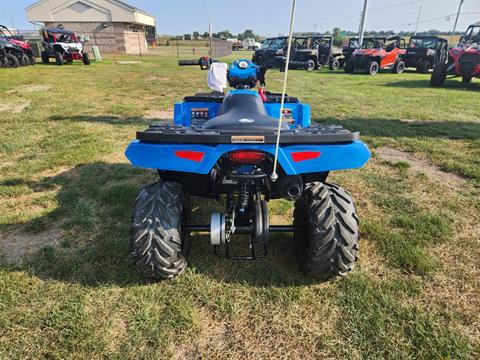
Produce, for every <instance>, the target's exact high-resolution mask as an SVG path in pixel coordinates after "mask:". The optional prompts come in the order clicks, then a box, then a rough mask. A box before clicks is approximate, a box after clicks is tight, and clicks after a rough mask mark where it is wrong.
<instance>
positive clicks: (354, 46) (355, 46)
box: [348, 39, 358, 49]
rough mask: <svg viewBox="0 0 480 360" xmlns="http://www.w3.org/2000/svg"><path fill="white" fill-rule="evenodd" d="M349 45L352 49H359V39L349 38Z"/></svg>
mask: <svg viewBox="0 0 480 360" xmlns="http://www.w3.org/2000/svg"><path fill="white" fill-rule="evenodd" d="M348 47H349V48H352V49H358V39H350V40H348Z"/></svg>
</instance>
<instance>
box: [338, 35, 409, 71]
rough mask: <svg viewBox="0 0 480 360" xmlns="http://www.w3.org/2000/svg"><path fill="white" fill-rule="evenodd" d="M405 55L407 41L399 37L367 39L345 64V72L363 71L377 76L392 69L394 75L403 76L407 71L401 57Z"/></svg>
mask: <svg viewBox="0 0 480 360" xmlns="http://www.w3.org/2000/svg"><path fill="white" fill-rule="evenodd" d="M405 53H406V50H405V39H403V38H401V37H399V36H392V37H389V38H384V37H376V38H365V39H364V41H363V43H362V46H361V47H360V49H358V50H356V51H354V52H353V54H352V58H351V59H350V60H349V61H348V62H347V63H346V64H345V72H346V73H353V72H355V71H357V70H363V71H367V73H369V74H370V75H375V74H377V73H378V71H379V70H381V69H391V70H392V72H393V73H394V74H401V73H403V72H404V71H405V63H404V62H403V60H401V55H404V54H405Z"/></svg>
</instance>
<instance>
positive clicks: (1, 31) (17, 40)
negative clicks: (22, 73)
mask: <svg viewBox="0 0 480 360" xmlns="http://www.w3.org/2000/svg"><path fill="white" fill-rule="evenodd" d="M0 39H3V40H6V41H8V42H9V43H10V44H12V45H15V46H18V47H19V48H20V49H22V50H23V52H24V53H25V55H26V57H28V61H27V60H25V63H23V64H22V65H34V64H35V56H34V55H33V50H32V47H31V46H30V45H29V44H28V43H27V42H26V41H25V40H24V39H23V37H21V36H15V35H13V34H12V33H11V31H10V30H8V28H7V27H6V26H3V25H0Z"/></svg>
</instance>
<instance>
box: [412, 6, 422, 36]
mask: <svg viewBox="0 0 480 360" xmlns="http://www.w3.org/2000/svg"><path fill="white" fill-rule="evenodd" d="M421 12H422V4H420V6H419V7H418V16H417V24H416V25H415V34H413V35H414V36H415V35H417V31H418V22H419V21H420V14H421Z"/></svg>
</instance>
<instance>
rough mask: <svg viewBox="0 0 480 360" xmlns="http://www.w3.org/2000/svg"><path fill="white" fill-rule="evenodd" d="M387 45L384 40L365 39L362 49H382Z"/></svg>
mask: <svg viewBox="0 0 480 360" xmlns="http://www.w3.org/2000/svg"><path fill="white" fill-rule="evenodd" d="M384 45H385V42H384V41H383V40H379V39H365V40H363V42H362V46H361V49H381V48H383V46H384Z"/></svg>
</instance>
